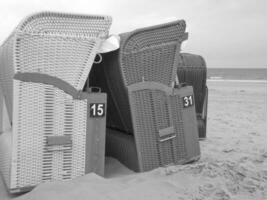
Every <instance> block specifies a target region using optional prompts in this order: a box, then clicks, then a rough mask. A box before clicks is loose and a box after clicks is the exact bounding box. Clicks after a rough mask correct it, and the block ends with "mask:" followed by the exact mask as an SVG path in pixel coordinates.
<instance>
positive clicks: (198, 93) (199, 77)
mask: <svg viewBox="0 0 267 200" xmlns="http://www.w3.org/2000/svg"><path fill="white" fill-rule="evenodd" d="M180 58H181V59H180V62H179V64H178V68H177V76H178V80H179V82H180V83H186V84H188V85H192V86H193V88H194V96H195V103H196V113H197V121H198V129H199V138H202V139H203V138H206V127H207V108H208V87H207V84H206V79H207V67H206V62H205V60H204V59H203V57H201V56H199V55H195V54H189V53H181V54H180Z"/></svg>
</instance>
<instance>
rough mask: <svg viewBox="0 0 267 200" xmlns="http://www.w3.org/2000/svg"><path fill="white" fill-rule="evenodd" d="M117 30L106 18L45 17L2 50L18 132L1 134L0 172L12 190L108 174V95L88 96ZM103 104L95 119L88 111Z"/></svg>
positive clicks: (25, 24) (4, 82)
mask: <svg viewBox="0 0 267 200" xmlns="http://www.w3.org/2000/svg"><path fill="white" fill-rule="evenodd" d="M110 25H111V18H110V17H107V16H90V15H89V16H87V15H72V14H60V13H52V12H42V13H37V14H34V15H31V16H29V17H27V18H26V19H25V20H23V21H22V23H20V24H19V26H18V27H17V28H16V29H15V30H14V32H13V33H12V35H11V36H10V37H9V38H8V39H7V40H6V41H5V42H4V44H3V45H2V46H1V48H0V84H1V88H2V92H3V96H4V100H5V103H6V107H7V113H8V116H9V121H10V124H11V127H12V129H11V130H10V131H6V132H4V133H2V134H1V135H0V170H1V172H2V174H3V176H4V179H5V182H6V185H7V187H8V188H9V190H10V192H22V191H27V190H29V189H31V188H32V187H34V186H35V185H37V184H39V183H41V182H46V181H54V180H68V179H72V178H75V177H77V176H81V175H84V174H85V173H88V172H90V171H94V172H96V173H99V174H103V170H104V147H105V117H102V118H101V116H104V114H105V107H104V105H105V104H106V94H103V93H84V92H81V90H82V89H83V87H84V85H85V82H86V79H87V77H88V74H89V72H90V69H91V65H92V63H93V62H94V59H95V56H96V54H97V51H98V49H99V47H100V45H101V42H102V41H103V40H104V39H105V38H106V37H107V36H108V30H109V27H110ZM96 103H98V104H96ZM99 104H100V105H101V106H100V107H101V112H102V113H100V114H101V115H100V118H97V120H96V118H91V117H92V116H91V115H90V112H89V109H90V108H91V106H94V105H95V106H99ZM102 106H103V107H102ZM98 117H99V116H98ZM88 132H89V133H88Z"/></svg>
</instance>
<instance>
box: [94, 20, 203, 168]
mask: <svg viewBox="0 0 267 200" xmlns="http://www.w3.org/2000/svg"><path fill="white" fill-rule="evenodd" d="M120 37H121V40H120V49H119V50H116V51H113V52H110V53H107V54H103V55H102V58H103V59H102V62H101V63H100V64H95V65H94V66H93V68H92V73H91V74H90V76H89V81H90V85H91V86H97V87H101V88H102V89H103V91H104V92H107V93H108V96H109V102H108V116H107V126H108V128H109V129H108V132H107V147H106V148H107V155H109V156H114V157H116V158H118V159H119V160H120V161H121V162H122V163H124V164H125V165H127V166H128V167H129V168H131V169H132V170H134V171H148V170H151V169H154V168H156V167H159V166H165V165H168V164H179V163H180V164H182V163H187V162H189V161H191V160H195V159H197V158H198V157H199V155H200V151H199V143H198V140H197V124H196V116H195V108H194V106H192V107H191V108H188V109H184V108H183V107H181V98H182V97H183V96H184V95H185V96H186V95H188V94H190V95H193V94H192V93H193V91H192V88H191V89H190V87H186V88H180V89H173V86H174V82H175V78H176V70H177V65H178V59H179V57H178V56H179V52H180V46H181V43H182V41H183V40H185V39H186V38H187V33H185V22H184V21H183V20H181V21H175V22H172V23H168V24H163V25H158V26H153V27H148V28H143V29H139V30H136V31H133V32H131V33H125V34H121V35H120ZM103 74H104V76H103ZM187 92H188V93H187ZM173 111H175V112H173ZM178 115H179V116H178ZM188 124H191V125H190V126H188ZM123 135H124V136H123ZM133 145H135V146H133Z"/></svg>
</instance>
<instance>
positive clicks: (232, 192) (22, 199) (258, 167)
mask: <svg viewBox="0 0 267 200" xmlns="http://www.w3.org/2000/svg"><path fill="white" fill-rule="evenodd" d="M208 86H209V106H208V132H207V139H206V140H203V141H201V142H200V144H201V154H202V155H201V159H200V160H199V161H198V162H195V163H193V164H189V165H184V166H169V167H166V168H159V169H155V170H153V171H151V172H147V173H133V172H132V171H130V170H128V169H127V168H126V167H124V166H123V165H121V164H120V163H119V162H118V161H116V160H115V159H112V158H107V162H106V175H105V176H106V177H105V178H103V177H99V176H97V175H95V174H88V175H86V176H84V177H80V178H78V179H75V180H73V181H68V182H64V183H47V184H41V185H39V186H38V187H36V188H35V189H34V190H33V191H31V192H29V193H27V194H25V195H21V196H18V197H11V196H9V195H8V193H7V192H6V190H5V187H4V184H3V181H2V180H0V199H1V200H6V199H13V198H14V199H16V200H35V199H36V200H37V199H38V200H44V199H49V200H63V199H64V200H71V199H75V200H85V199H93V200H98V199H99V200H104V199H109V200H111V199H112V200H113V199H114V200H118V199H124V200H126V199H127V200H131V199H133V200H136V199H139V200H143V199H147V200H152V199H153V200H157V199H162V200H163V199H170V200H172V199H173V200H189V199H190V200H204V199H210V200H230V199H234V200H237V199H240V200H247V199H251V200H266V199H267V123H266V122H267V82H247V81H242V82H239V81H208Z"/></svg>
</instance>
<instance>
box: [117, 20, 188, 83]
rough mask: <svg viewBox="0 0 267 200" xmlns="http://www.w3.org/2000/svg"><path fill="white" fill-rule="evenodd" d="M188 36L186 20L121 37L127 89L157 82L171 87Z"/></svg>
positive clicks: (124, 77) (121, 52)
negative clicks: (182, 44) (135, 85)
mask: <svg viewBox="0 0 267 200" xmlns="http://www.w3.org/2000/svg"><path fill="white" fill-rule="evenodd" d="M185 35H186V33H185V22H184V21H183V20H180V21H175V22H172V23H168V24H163V25H158V26H152V27H147V28H144V29H138V30H136V31H133V32H131V33H126V34H121V50H120V62H121V68H122V75H123V79H124V82H125V85H131V84H134V83H137V82H140V81H155V82H159V83H162V84H165V85H168V86H170V85H171V83H172V82H173V81H174V79H175V74H176V67H177V63H176V62H177V60H176V55H177V54H178V53H179V51H180V46H181V42H182V41H183V40H185V39H186V37H185Z"/></svg>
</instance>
